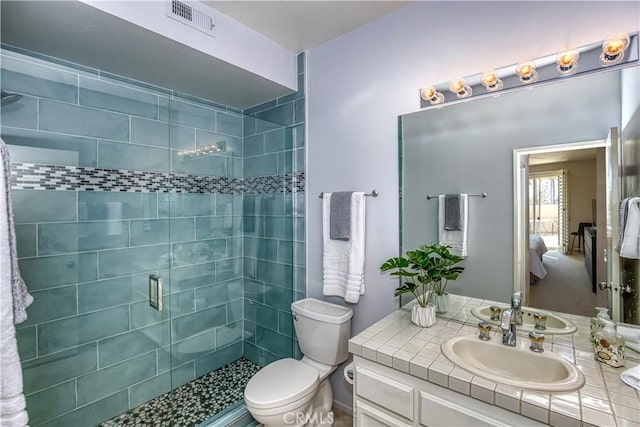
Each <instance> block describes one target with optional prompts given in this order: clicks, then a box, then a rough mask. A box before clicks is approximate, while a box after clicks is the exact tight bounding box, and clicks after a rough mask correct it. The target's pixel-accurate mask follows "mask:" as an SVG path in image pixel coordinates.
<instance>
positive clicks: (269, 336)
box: [256, 325, 293, 358]
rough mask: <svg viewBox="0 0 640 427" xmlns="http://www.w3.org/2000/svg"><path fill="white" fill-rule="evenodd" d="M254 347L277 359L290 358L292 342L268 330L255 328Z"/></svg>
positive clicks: (259, 327)
mask: <svg viewBox="0 0 640 427" xmlns="http://www.w3.org/2000/svg"><path fill="white" fill-rule="evenodd" d="M256 345H258V346H260V347H262V348H264V349H265V350H267V351H269V352H271V353H274V354H276V355H278V358H282V357H291V354H292V350H293V340H292V339H291V338H289V337H287V336H285V335H282V334H279V333H277V332H274V331H272V330H270V329H266V328H263V327H261V326H259V325H258V326H256Z"/></svg>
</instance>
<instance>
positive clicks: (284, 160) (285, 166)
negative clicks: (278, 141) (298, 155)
mask: <svg viewBox="0 0 640 427" xmlns="http://www.w3.org/2000/svg"><path fill="white" fill-rule="evenodd" d="M293 162H294V159H293V151H292V150H288V151H282V152H279V153H278V173H279V174H287V173H291V172H293Z"/></svg>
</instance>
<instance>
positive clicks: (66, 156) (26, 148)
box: [2, 123, 98, 166]
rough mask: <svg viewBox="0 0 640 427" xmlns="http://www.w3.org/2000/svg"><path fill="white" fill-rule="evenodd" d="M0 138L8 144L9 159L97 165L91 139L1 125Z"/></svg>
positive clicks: (13, 160)
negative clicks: (0, 133) (0, 135)
mask: <svg viewBox="0 0 640 427" xmlns="http://www.w3.org/2000/svg"><path fill="white" fill-rule="evenodd" d="M5 124H6V123H5ZM2 139H3V140H4V142H6V143H7V144H8V145H9V151H10V152H11V161H12V162H21V163H42V164H49V165H51V164H54V165H67V166H97V164H98V163H97V158H98V157H97V153H98V151H97V148H96V144H97V143H96V139H95V138H83V137H79V136H71V135H60V134H55V133H51V132H40V131H37V130H29V129H18V128H12V127H8V126H2Z"/></svg>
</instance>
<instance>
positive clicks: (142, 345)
mask: <svg viewBox="0 0 640 427" xmlns="http://www.w3.org/2000/svg"><path fill="white" fill-rule="evenodd" d="M166 345H169V321H166V322H162V323H158V324H155V325H152V326H149V327H146V328H141V329H136V330H134V331H130V332H125V333H124V334H120V335H117V336H115V337H110V338H105V339H103V340H100V341H99V342H98V355H99V360H98V361H99V366H100V368H104V367H106V366H109V365H113V364H115V363H118V362H122V361H123V360H127V359H131V358H133V357H137V356H141V355H143V354H146V353H150V352H152V351H154V350H156V349H158V348H159V347H163V346H166ZM153 360H154V363H155V357H154V359H153Z"/></svg>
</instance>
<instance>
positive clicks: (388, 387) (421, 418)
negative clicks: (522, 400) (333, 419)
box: [353, 356, 544, 427]
mask: <svg viewBox="0 0 640 427" xmlns="http://www.w3.org/2000/svg"><path fill="white" fill-rule="evenodd" d="M354 366H355V376H354V393H353V400H354V401H353V408H354V414H353V416H354V425H355V426H359V427H376V426H391V427H396V426H398V427H399V426H403V427H406V426H426V427H441V426H442V427H445V426H451V427H463V426H470V427H476V426H477V427H480V426H505V427H506V426H542V425H544V424H541V423H539V422H537V421H535V420H532V419H530V418H526V417H523V416H522V415H519V414H516V413H514V412H510V411H507V410H505V409H503V408H499V407H497V406H494V405H490V404H488V403H485V402H482V401H480V400H477V399H474V398H472V397H469V396H465V395H462V394H460V393H456V392H455V391H451V390H449V389H446V388H444V387H441V386H439V385H436V384H433V383H430V382H428V381H426V380H423V379H420V378H418V377H415V376H413V375H409V374H406V373H404V372H401V371H399V370H396V369H392V368H389V367H387V366H384V365H381V364H379V363H376V362H372V361H370V360H367V359H363V358H362V357H359V356H354Z"/></svg>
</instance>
